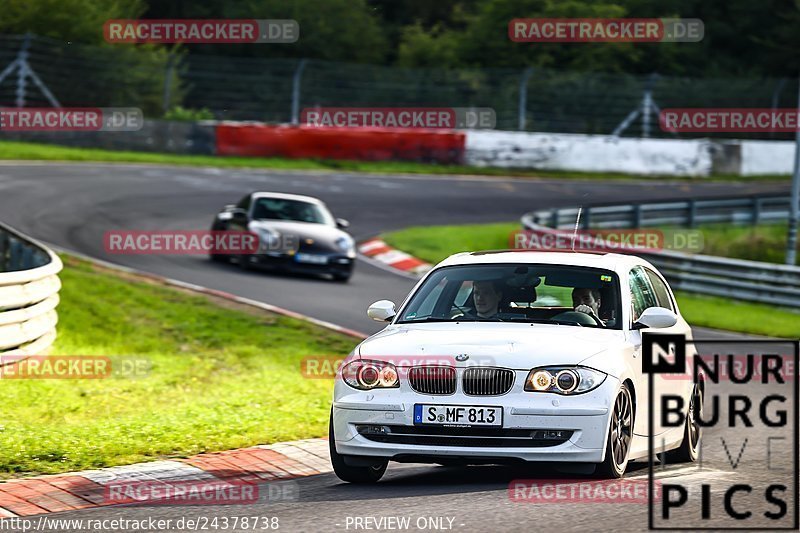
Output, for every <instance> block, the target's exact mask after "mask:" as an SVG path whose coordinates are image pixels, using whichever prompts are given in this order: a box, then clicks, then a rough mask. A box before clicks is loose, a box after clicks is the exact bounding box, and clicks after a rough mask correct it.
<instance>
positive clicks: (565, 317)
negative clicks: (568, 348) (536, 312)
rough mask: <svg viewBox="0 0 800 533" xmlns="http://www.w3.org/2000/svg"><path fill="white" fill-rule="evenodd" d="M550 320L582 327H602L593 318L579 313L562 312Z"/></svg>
mask: <svg viewBox="0 0 800 533" xmlns="http://www.w3.org/2000/svg"><path fill="white" fill-rule="evenodd" d="M550 320H560V321H564V322H576V323H578V324H580V325H582V326H602V324H601V323H600V322H599V321H598V320H597V319H596V318H595V317H593V316H592V315H589V314H587V313H581V312H580V311H564V312H563V313H559V314H557V315H555V316H553V317H550Z"/></svg>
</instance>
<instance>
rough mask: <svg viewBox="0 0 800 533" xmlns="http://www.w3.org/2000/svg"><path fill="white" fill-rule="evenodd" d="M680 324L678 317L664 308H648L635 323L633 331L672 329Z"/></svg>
mask: <svg viewBox="0 0 800 533" xmlns="http://www.w3.org/2000/svg"><path fill="white" fill-rule="evenodd" d="M677 323H678V315H676V314H675V313H673V312H672V311H670V310H669V309H665V308H663V307H648V308H647V309H645V310H644V312H643V313H642V316H640V317H639V320H637V321H636V322H634V323H633V329H643V328H654V329H662V328H671V327H672V326H674V325H675V324H677Z"/></svg>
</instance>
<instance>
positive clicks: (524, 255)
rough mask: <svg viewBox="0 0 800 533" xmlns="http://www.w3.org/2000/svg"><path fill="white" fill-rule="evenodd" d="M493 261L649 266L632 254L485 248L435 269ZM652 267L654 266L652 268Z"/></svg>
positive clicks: (615, 268)
mask: <svg viewBox="0 0 800 533" xmlns="http://www.w3.org/2000/svg"><path fill="white" fill-rule="evenodd" d="M497 263H531V264H545V265H567V266H582V267H594V268H603V269H606V270H612V271H615V272H618V273H625V272H627V271H628V270H630V269H631V268H632V267H634V266H637V265H643V266H647V267H649V268H653V266H652V265H651V264H650V263H649V262H647V261H645V260H644V259H642V258H641V257H637V256H635V255H624V254H615V253H587V252H537V251H531V250H485V251H479V252H461V253H458V254H454V255H451V256H450V257H448V258H447V259H445V260H444V261H442V262H441V263H439V264H438V265H436V268H439V267H443V266H454V265H482V264H497ZM653 269H654V268H653Z"/></svg>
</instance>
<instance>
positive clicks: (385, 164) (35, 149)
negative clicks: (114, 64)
mask: <svg viewBox="0 0 800 533" xmlns="http://www.w3.org/2000/svg"><path fill="white" fill-rule="evenodd" d="M3 159H8V160H35V161H73V162H91V161H94V162H110V163H152V164H161V165H192V166H210V167H220V168H260V169H275V170H338V171H352V172H371V173H382V174H383V173H391V174H463V175H476V176H501V177H509V176H511V177H521V178H569V179H582V180H639V179H670V180H675V179H680V180H698V181H709V180H710V181H759V180H762V181H770V180H781V181H788V180H789V179H790V176H788V175H786V176H784V175H765V176H734V175H723V174H720V175H714V176H711V177H706V178H690V177H689V178H680V177H675V176H647V177H643V176H640V175H635V174H622V173H614V172H566V171H553V170H534V169H507V168H481V167H470V166H465V165H437V164H432V163H415V162H410V161H338V160H337V161H334V160H314V159H282V158H258V157H217V156H210V155H178V154H161V153H151V152H130V151H112V150H102V149H99V148H73V147H66V146H57V145H49V144H38V143H27V142H12V141H0V160H3Z"/></svg>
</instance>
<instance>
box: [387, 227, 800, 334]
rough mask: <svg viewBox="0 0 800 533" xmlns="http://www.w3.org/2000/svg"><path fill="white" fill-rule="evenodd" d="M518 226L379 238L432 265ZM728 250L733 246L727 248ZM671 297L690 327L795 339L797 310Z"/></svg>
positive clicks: (426, 230) (715, 239)
mask: <svg viewBox="0 0 800 533" xmlns="http://www.w3.org/2000/svg"><path fill="white" fill-rule="evenodd" d="M519 228H520V225H519V223H518V222H508V223H497V224H474V225H463V226H428V227H424V226H417V227H412V228H407V229H403V230H400V231H395V232H391V233H387V234H385V235H383V239H384V241H385V242H386V243H387V244H389V245H391V246H393V247H395V248H397V249H399V250H403V251H405V252H408V253H410V254H411V255H414V256H416V257H419V258H420V259H424V260H425V261H428V262H430V263H434V264H435V263H438V262H439V261H441V260H442V259H444V258H445V257H447V256H449V255H451V254H454V253H457V252H463V251H470V250H494V249H505V248H508V247H509V235H510V234H511V232H512V231H515V230H518V229H519ZM711 231H712V237H711V238H710V239H707V241H706V244H707V245H709V244H711V245H712V246H714V247H716V248H714V249H715V250H719V249H722V247H723V246H725V244H726V242H729V241H726V237H725V235H727V234H728V233H727V229H725V231H721V232H719V235H717V234H713V231H714V230H713V229H712V230H711ZM743 231H745V232H746V231H747V230H746V229H745V230H743ZM769 231H772V230H769ZM734 233H735V232H734ZM728 249H735V248H734V247H730V246H729V247H728ZM676 297H677V298H678V305H679V306H680V309H681V313H682V314H683V316H684V317H685V318H686V320H687V321H688V322H689V323H690V324H692V325H693V326H704V327H709V328H716V329H725V330H729V331H738V332H741V333H750V334H753V335H768V336H775V337H787V338H797V336H798V334H800V328H798V324H800V314H798V313H794V312H792V311H789V310H786V309H781V308H775V307H773V306H770V305H764V304H756V303H749V302H738V301H734V300H728V299H725V298H715V297H707V296H700V295H696V294H688V293H684V292H681V293H677V294H676Z"/></svg>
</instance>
